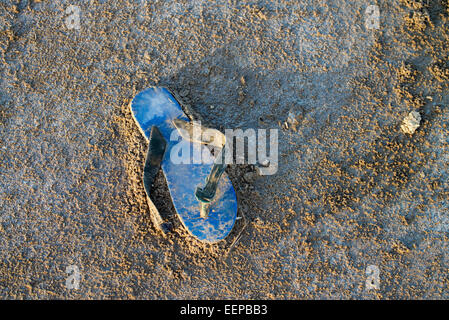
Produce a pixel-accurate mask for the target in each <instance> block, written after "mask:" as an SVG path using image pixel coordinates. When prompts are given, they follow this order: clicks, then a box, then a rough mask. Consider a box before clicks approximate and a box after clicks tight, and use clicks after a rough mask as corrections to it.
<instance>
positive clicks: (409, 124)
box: [401, 111, 421, 134]
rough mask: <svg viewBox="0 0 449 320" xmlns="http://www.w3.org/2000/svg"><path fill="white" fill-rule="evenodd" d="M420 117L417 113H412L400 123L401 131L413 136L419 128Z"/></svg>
mask: <svg viewBox="0 0 449 320" xmlns="http://www.w3.org/2000/svg"><path fill="white" fill-rule="evenodd" d="M420 122H421V115H420V114H419V112H417V111H412V112H410V113H409V114H408V116H407V117H405V119H404V120H403V121H402V125H401V129H402V131H403V132H404V133H408V134H413V133H415V131H416V129H418V128H419V124H420Z"/></svg>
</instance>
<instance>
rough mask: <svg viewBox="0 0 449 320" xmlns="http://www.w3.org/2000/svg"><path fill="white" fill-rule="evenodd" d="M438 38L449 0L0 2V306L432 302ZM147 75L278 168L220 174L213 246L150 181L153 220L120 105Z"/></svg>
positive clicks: (440, 148)
mask: <svg viewBox="0 0 449 320" xmlns="http://www.w3.org/2000/svg"><path fill="white" fill-rule="evenodd" d="M369 5H375V6H377V7H376V8H378V9H379V10H378V12H379V25H378V26H376V24H375V23H374V24H373V23H372V22H373V21H375V16H373V15H375V13H376V10H372V9H369V10H368V11H367V9H368V6H369ZM70 6H73V7H70ZM77 15H78V16H79V28H77V22H78V20H77ZM373 19H374V20H373ZM448 41H449V4H448V1H446V0H444V1H440V0H422V1H418V0H394V1H382V0H370V1H361V0H357V1H349V0H323V1H312V0H298V1H268V0H266V1H263V0H262V1H235V0H229V1H227V0H220V1H215V2H213V1H202V0H195V1H157V0H155V1H149V0H136V1H131V0H125V1H117V0H109V1H105V0H102V1H100V0H92V1H87V0H86V1H75V0H73V1H65V0H62V1H37V0H34V1H32V0H30V1H27V0H22V1H9V0H1V1H0V64H1V70H0V72H1V81H0V120H1V121H0V173H1V178H0V297H1V298H3V299H182V298H185V299H196V298H202V299H218V298H223V299H227V298H241V299H258V298H260V299H444V298H446V299H447V298H449V269H448V268H449V255H448V252H449V243H448V235H449V207H448V206H449V185H448V160H449V138H448V125H449V111H448V104H449V96H448V87H449V61H448V56H449V46H448ZM152 85H163V86H167V87H169V88H170V89H172V90H174V91H177V92H178V93H179V94H180V95H181V96H182V98H183V100H184V102H185V103H186V104H188V105H190V106H191V108H192V109H193V110H194V111H195V113H196V114H197V115H198V117H200V118H201V119H202V120H203V122H204V123H205V124H207V125H209V126H211V127H215V128H219V129H222V130H223V129H225V128H241V129H248V128H266V129H278V130H279V168H278V172H277V173H276V174H275V175H271V176H258V177H257V176H255V175H254V174H249V175H248V174H247V173H252V172H254V170H255V168H254V166H252V165H236V166H232V167H230V168H229V169H228V174H229V175H230V177H231V179H232V181H233V184H234V186H235V188H236V192H237V195H238V199H239V212H240V214H241V215H244V216H245V218H246V219H245V220H246V227H244V223H243V221H244V219H241V220H239V221H238V223H237V225H236V227H235V230H234V231H233V233H232V234H231V235H230V236H229V239H227V240H226V241H223V242H222V243H219V244H217V245H210V244H202V243H199V242H198V241H196V240H195V239H193V238H192V237H191V236H190V235H189V234H188V233H187V232H186V231H185V230H184V229H183V227H182V226H181V225H180V223H179V221H178V220H177V217H176V214H175V213H174V211H173V207H172V204H171V202H170V200H169V197H168V195H167V189H166V185H165V182H164V179H163V177H162V175H160V176H159V177H158V179H157V182H156V192H155V193H154V194H153V195H152V197H153V200H154V202H155V204H156V205H157V206H158V208H159V210H160V211H161V214H163V215H165V216H166V217H167V219H171V220H172V221H173V223H174V224H175V228H174V230H173V232H172V233H170V234H168V235H167V236H165V237H164V236H163V235H161V234H160V233H159V232H158V231H157V230H156V229H155V228H154V226H153V225H152V222H151V219H150V218H149V214H150V212H149V209H148V206H147V203H146V199H145V191H144V188H143V184H142V179H141V176H142V172H143V164H144V158H145V155H146V150H147V143H146V141H145V140H144V139H143V137H142V136H141V135H140V132H139V130H138V128H137V126H136V124H135V123H134V121H133V119H132V117H131V114H130V112H129V110H128V103H129V102H130V100H131V99H132V97H133V96H134V95H135V94H136V93H138V92H139V91H140V90H142V89H144V88H146V87H148V86H152ZM411 111H417V112H419V113H420V115H421V117H422V120H421V123H420V127H419V128H418V129H417V130H416V132H415V133H414V134H406V133H404V132H402V131H401V129H400V126H401V122H402V120H403V119H404V118H405V117H406V116H407V115H408V114H409V113H410V112H411ZM288 117H290V120H288ZM239 233H240V238H238V235H239ZM74 270H79V273H80V278H79V280H80V281H79V287H78V288H77V289H76V288H73V285H72V286H71V285H70V284H73V283H74V282H70V281H68V280H70V277H73V275H74V273H75V271H74ZM72 279H73V278H72ZM67 284H68V285H67Z"/></svg>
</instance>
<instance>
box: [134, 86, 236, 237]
mask: <svg viewBox="0 0 449 320" xmlns="http://www.w3.org/2000/svg"><path fill="white" fill-rule="evenodd" d="M130 108H131V111H132V114H133V117H134V119H135V121H136V122H137V124H138V126H139V128H140V130H141V132H142V134H143V135H144V137H145V138H146V139H147V140H148V141H149V148H148V155H147V159H146V162H145V168H144V186H145V190H146V192H147V196H148V200H149V203H150V204H151V205H152V202H151V200H150V199H149V196H150V193H151V184H152V182H153V181H154V177H155V176H156V173H157V171H158V170H159V168H162V170H163V173H164V176H165V179H166V181H167V186H168V189H169V191H170V196H171V199H172V202H173V205H174V207H175V210H176V212H177V214H178V216H179V219H180V220H181V222H182V224H183V225H184V227H185V228H186V229H187V230H188V231H189V232H190V234H192V235H193V236H195V237H196V238H197V239H199V240H201V241H205V242H211V243H213V242H217V241H220V240H222V239H224V238H225V237H226V236H227V235H228V234H229V233H230V232H231V230H232V228H233V226H234V224H235V221H236V218H237V197H236V194H235V190H234V187H233V186H232V183H231V181H230V180H229V177H228V176H227V174H226V173H225V172H224V170H225V165H224V164H222V163H219V162H218V161H216V160H215V159H216V158H214V157H213V156H212V154H211V152H210V151H209V149H208V148H206V147H205V146H204V144H207V141H206V142H205V141H198V139H197V140H195V139H194V138H192V137H191V135H189V133H190V132H191V131H192V130H194V129H195V125H196V124H195V123H193V122H191V121H190V119H189V118H188V117H187V116H186V114H185V113H184V112H183V109H182V108H181V104H180V103H179V102H178V100H177V99H176V98H175V97H174V96H173V94H172V93H171V92H170V91H169V90H168V89H166V88H163V87H152V88H148V89H145V90H144V91H142V92H140V93H138V94H137V95H136V96H135V97H134V99H133V100H132V101H131V103H130ZM203 128H204V127H203ZM205 129H207V128H205ZM200 130H202V129H201V128H200ZM208 130H214V129H208ZM215 131H216V130H215ZM220 134H221V133H220ZM221 136H222V137H224V135H223V134H221ZM200 140H201V138H200ZM192 149H193V150H194V151H193V152H185V151H186V150H190V151H192ZM223 149H224V145H223ZM223 149H222V150H223ZM179 150H181V151H182V153H183V154H182V155H181V156H180V153H179ZM195 150H201V154H203V155H205V156H206V157H205V158H206V159H207V158H208V157H209V158H208V160H206V161H200V162H199V163H198V160H197V159H194V157H195ZM196 154H198V153H196ZM221 154H222V152H221V153H220V155H221ZM180 159H181V161H180ZM214 161H215V162H214ZM153 222H154V223H156V224H157V226H158V227H159V228H161V229H162V230H164V231H167V230H168V229H169V225H168V224H167V223H166V222H164V221H163V219H162V218H161V217H160V216H159V217H157V218H156V219H153Z"/></svg>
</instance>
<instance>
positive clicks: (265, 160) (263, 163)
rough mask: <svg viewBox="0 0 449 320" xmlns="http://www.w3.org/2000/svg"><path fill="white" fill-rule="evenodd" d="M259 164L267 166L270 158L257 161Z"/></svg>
mask: <svg viewBox="0 0 449 320" xmlns="http://www.w3.org/2000/svg"><path fill="white" fill-rule="evenodd" d="M259 165H260V166H261V167H268V166H269V165H270V160H268V159H264V160H262V161H259Z"/></svg>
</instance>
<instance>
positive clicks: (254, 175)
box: [243, 171, 257, 183]
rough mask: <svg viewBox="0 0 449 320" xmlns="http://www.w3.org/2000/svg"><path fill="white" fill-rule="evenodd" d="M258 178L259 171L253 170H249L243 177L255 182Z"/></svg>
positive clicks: (247, 180)
mask: <svg viewBox="0 0 449 320" xmlns="http://www.w3.org/2000/svg"><path fill="white" fill-rule="evenodd" d="M256 178H257V173H256V172H254V171H252V172H247V173H245V174H244V175H243V179H245V181H246V182H250V183H251V182H254V180H256Z"/></svg>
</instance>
